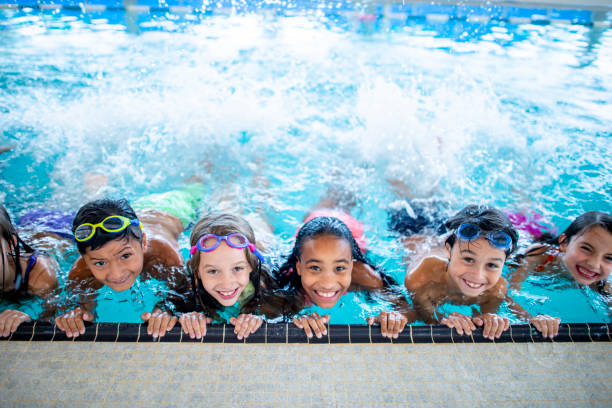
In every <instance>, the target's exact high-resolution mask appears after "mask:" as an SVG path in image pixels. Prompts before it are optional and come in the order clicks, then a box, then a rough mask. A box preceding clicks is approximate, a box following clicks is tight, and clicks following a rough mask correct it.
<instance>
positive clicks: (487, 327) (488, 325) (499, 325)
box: [472, 313, 510, 340]
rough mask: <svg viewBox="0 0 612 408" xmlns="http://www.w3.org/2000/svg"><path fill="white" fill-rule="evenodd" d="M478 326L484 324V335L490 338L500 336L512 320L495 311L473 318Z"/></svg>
mask: <svg viewBox="0 0 612 408" xmlns="http://www.w3.org/2000/svg"><path fill="white" fill-rule="evenodd" d="M472 321H473V322H474V324H475V325H476V326H483V325H484V328H483V330H482V336H483V337H484V338H487V339H489V340H494V339H496V338H499V337H500V336H501V335H502V333H503V332H504V331H506V330H508V328H509V327H510V320H508V318H506V317H501V316H498V315H496V314H493V313H485V314H483V315H481V316H476V317H473V318H472Z"/></svg>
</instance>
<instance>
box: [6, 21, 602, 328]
mask: <svg viewBox="0 0 612 408" xmlns="http://www.w3.org/2000/svg"><path fill="white" fill-rule="evenodd" d="M136 27H137V28H138V31H139V33H132V32H130V30H128V29H127V28H126V23H125V16H124V14H123V13H122V12H114V11H109V12H105V13H98V14H95V15H83V14H82V13H78V12H53V11H40V10H28V9H25V10H4V11H2V12H1V13H0V30H1V31H2V36H0V67H1V72H0V89H1V92H0V124H1V128H2V132H1V133H0V145H6V144H9V145H12V146H14V150H13V151H11V152H9V153H4V154H0V173H1V179H0V186H1V189H0V198H1V199H2V200H3V202H4V203H5V204H6V206H7V207H8V208H9V209H10V210H11V211H12V213H13V214H15V215H19V214H21V213H23V212H24V211H25V210H26V209H28V208H31V207H35V206H45V207H49V208H54V209H63V210H75V209H77V208H78V207H79V206H80V205H82V204H83V203H84V202H86V201H88V200H89V199H91V197H92V196H96V197H99V196H102V195H110V196H125V197H127V198H129V199H132V200H133V199H136V198H138V197H141V196H143V195H145V194H149V193H154V192H163V191H166V190H169V189H172V188H177V187H180V185H181V183H183V182H184V181H185V180H187V179H188V178H189V177H191V176H198V177H200V178H202V179H203V180H204V182H205V184H206V185H207V188H208V191H209V192H210V193H209V194H207V196H206V199H205V200H204V202H205V204H204V205H203V208H202V209H201V211H205V210H206V209H208V208H214V207H215V200H216V197H219V195H222V194H221V193H220V191H226V190H232V191H233V192H234V194H235V196H236V197H237V198H238V200H237V202H236V210H242V211H255V210H260V211H263V212H264V213H265V214H266V215H267V217H268V218H269V220H270V223H271V225H272V226H273V228H274V230H275V233H276V234H277V236H278V238H279V243H278V245H277V246H275V247H274V248H272V249H271V254H272V256H276V257H278V256H279V254H281V253H287V252H288V251H289V249H290V245H291V239H292V237H293V235H294V233H295V230H296V228H297V227H298V226H299V225H300V223H301V221H302V219H303V218H304V216H305V215H306V214H307V212H308V210H309V209H310V208H311V207H312V206H313V205H314V204H316V203H317V202H318V201H319V199H320V198H321V197H322V196H323V195H324V194H325V192H326V190H327V186H328V185H329V184H330V183H334V184H335V185H339V186H342V188H343V189H344V190H346V191H347V192H348V193H350V194H352V195H354V197H355V201H356V203H357V205H356V207H355V209H354V210H353V215H354V216H355V217H357V218H358V219H360V220H362V221H363V222H364V224H365V226H366V231H367V236H368V248H369V249H370V251H369V255H370V256H371V257H372V258H373V259H374V260H375V261H377V262H379V263H381V264H382V265H383V266H384V267H385V268H386V269H387V270H388V271H389V272H390V273H391V274H392V275H393V276H394V277H395V278H396V279H397V280H398V281H400V282H402V281H403V276H404V274H405V270H406V268H405V266H404V265H402V248H401V245H400V244H399V241H398V239H397V236H396V235H394V234H393V233H392V232H390V231H389V230H388V228H387V209H388V208H389V206H390V205H391V204H392V203H394V202H395V203H397V202H398V201H401V200H403V199H404V198H405V197H404V196H403V195H401V194H398V193H397V192H396V191H395V190H394V189H393V188H392V187H391V186H390V184H389V183H388V180H401V181H402V182H403V183H405V184H406V185H407V186H408V187H409V189H410V196H411V198H419V199H432V200H434V199H435V200H436V201H437V202H439V203H441V206H442V208H443V209H444V210H445V211H446V212H447V213H451V212H454V211H456V210H458V209H459V208H461V207H463V206H464V205H466V204H469V203H473V202H475V203H489V204H494V205H497V206H501V207H505V208H510V207H511V208H519V209H531V210H535V211H538V212H540V213H542V214H544V215H545V216H546V217H547V218H548V219H550V220H551V221H552V222H554V223H555V224H556V225H557V226H558V227H559V229H560V230H563V229H564V228H565V227H566V226H567V225H568V224H569V222H570V220H572V219H573V218H574V217H575V216H577V215H578V214H580V213H582V212H584V211H587V210H601V211H607V212H611V211H612V203H611V201H610V194H611V193H612V165H611V160H610V159H611V158H612V155H611V151H610V147H609V145H610V136H611V134H610V133H611V132H610V129H611V127H610V124H611V123H612V113H611V111H610V107H609V101H610V100H612V47H611V45H612V35H611V31H610V30H609V29H605V28H601V27H595V26H585V25H564V26H560V25H532V24H522V25H515V24H509V23H505V22H497V23H487V24H483V23H477V22H467V21H456V20H451V21H449V22H444V23H442V22H439V23H436V22H428V21H424V20H406V21H396V20H393V19H391V20H388V21H386V22H385V21H384V20H382V19H375V20H374V21H372V22H369V21H367V19H362V20H358V19H354V18H350V17H347V16H345V15H342V14H326V13H322V12H316V11H314V12H313V11H312V10H307V11H301V12H300V11H298V12H292V13H282V12H277V13H263V12H248V11H247V12H233V13H221V14H207V15H200V16H198V17H197V18H195V17H190V16H189V15H184V16H176V15H172V14H151V15H148V16H142V15H141V16H140V17H139V20H138V22H137V25H136ZM132 28H133V27H132ZM132 31H134V30H133V29H132ZM91 171H94V172H97V173H104V174H106V175H107V177H108V180H109V184H108V186H107V187H105V188H103V189H101V190H100V191H97V192H93V193H92V192H89V191H87V189H86V188H85V186H84V184H83V180H84V178H85V177H86V174H87V173H88V172H91ZM258 180H259V181H258ZM261 180H265V183H264V184H262V183H261V182H260V181H261ZM264 186H265V187H264ZM188 233H189V231H187V232H186V234H187V235H185V236H183V237H182V241H181V244H182V246H183V248H186V247H187V238H186V237H187V236H188ZM183 253H184V255H187V251H186V250H184V251H183ZM68 258H69V259H67V260H65V261H64V265H65V266H66V268H65V269H66V271H67V265H69V264H70V262H71V261H72V260H73V259H74V254H71V255H70V256H69V257H68ZM568 285H569V284H568V283H564V282H559V281H555V282H547V281H546V280H545V279H540V278H534V279H531V280H529V281H528V282H526V284H525V285H524V286H523V291H521V293H515V294H513V296H514V297H515V298H516V300H518V301H519V302H521V303H522V304H523V306H525V307H526V308H527V309H528V310H529V311H531V312H532V313H533V312H534V311H537V312H542V313H547V314H551V315H556V316H560V317H561V318H562V319H563V320H564V321H567V322H579V321H606V322H609V321H610V317H609V311H608V308H607V306H606V305H605V304H604V303H603V302H602V301H601V300H600V299H598V297H597V296H595V295H594V294H592V293H589V291H588V290H586V291H585V290H582V289H579V288H566V287H567V286H568ZM560 287H563V288H565V289H564V290H562V291H561V290H559V288H560ZM364 302H365V301H364V296H363V295H360V294H355V295H353V294H349V295H347V296H346V297H344V298H343V299H342V301H341V302H340V303H339V305H337V307H336V308H335V309H334V311H333V313H334V314H333V315H332V318H333V319H334V320H333V321H334V322H336V323H340V322H346V323H361V322H363V317H364V316H365V315H367V314H368V313H369V312H370V311H376V310H379V309H380V307H381V305H370V304H367V303H364ZM559 304H562V305H563V306H561V307H559V306H558V305H559ZM364 305H365V306H364ZM364 307H365V310H364V309H363V308H364Z"/></svg>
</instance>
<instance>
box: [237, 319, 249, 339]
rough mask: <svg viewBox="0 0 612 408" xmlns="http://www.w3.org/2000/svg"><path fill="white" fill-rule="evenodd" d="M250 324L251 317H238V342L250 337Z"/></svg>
mask: <svg viewBox="0 0 612 408" xmlns="http://www.w3.org/2000/svg"><path fill="white" fill-rule="evenodd" d="M250 322H251V316H250V315H240V316H239V317H238V325H237V326H236V330H237V334H238V340H242V339H243V338H245V337H246V336H247V335H248V332H249V323H250Z"/></svg>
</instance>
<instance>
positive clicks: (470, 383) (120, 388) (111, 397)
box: [0, 341, 612, 407]
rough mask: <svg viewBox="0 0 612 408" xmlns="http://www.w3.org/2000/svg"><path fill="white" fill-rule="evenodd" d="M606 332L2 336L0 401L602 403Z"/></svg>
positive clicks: (609, 372)
mask: <svg viewBox="0 0 612 408" xmlns="http://www.w3.org/2000/svg"><path fill="white" fill-rule="evenodd" d="M610 344H611V343H609V342H601V343H599V342H593V343H522V344H518V343H517V344H513V343H489V344H406V345H400V344H359V345H357V344H211V343H204V344H200V343H182V344H177V343H162V342H158V343H113V342H106V343H91V342H72V341H63V342H37V341H3V342H0V370H1V371H2V373H3V375H2V379H1V380H0V406H1V407H37V406H44V407H64V406H67V405H73V406H85V407H86V406H112V407H123V406H125V407H134V406H147V407H149V406H160V407H161V406H164V407H173V406H194V405H197V406H214V407H238V406H247V407H371V406H384V407H397V406H407V405H410V406H428V407H429V406H435V407H438V406H448V407H485V406H486V407H522V406H530V407H558V406H563V407H585V406H589V407H610V406H612V389H611V388H612V382H611V381H610V380H611V379H612V357H611V353H610V351H611V350H612V349H611V346H610Z"/></svg>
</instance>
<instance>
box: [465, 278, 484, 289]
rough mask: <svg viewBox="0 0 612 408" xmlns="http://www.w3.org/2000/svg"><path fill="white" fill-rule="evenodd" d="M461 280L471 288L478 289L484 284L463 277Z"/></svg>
mask: <svg viewBox="0 0 612 408" xmlns="http://www.w3.org/2000/svg"><path fill="white" fill-rule="evenodd" d="M463 281H464V282H465V284H466V285H468V286H469V287H470V288H473V289H478V288H479V287H481V286H482V285H484V283H474V282H470V281H466V280H465V279H464V280H463Z"/></svg>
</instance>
